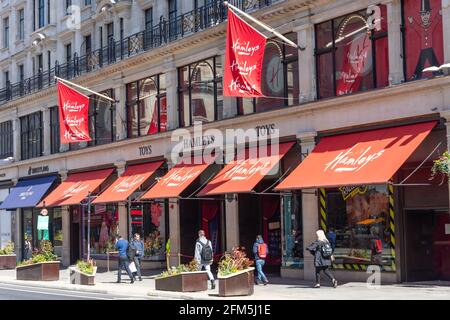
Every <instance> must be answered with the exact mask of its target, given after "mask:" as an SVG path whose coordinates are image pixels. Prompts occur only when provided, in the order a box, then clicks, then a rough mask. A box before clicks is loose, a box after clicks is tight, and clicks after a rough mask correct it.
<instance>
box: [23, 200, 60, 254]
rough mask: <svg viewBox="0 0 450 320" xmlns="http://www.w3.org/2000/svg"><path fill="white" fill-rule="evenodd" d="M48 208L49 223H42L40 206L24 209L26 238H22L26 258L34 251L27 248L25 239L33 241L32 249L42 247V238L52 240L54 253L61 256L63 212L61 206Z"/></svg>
mask: <svg viewBox="0 0 450 320" xmlns="http://www.w3.org/2000/svg"><path fill="white" fill-rule="evenodd" d="M47 210H48V223H46V224H42V223H40V219H41V218H42V217H43V216H41V214H40V211H41V209H39V208H26V209H22V214H23V215H22V217H23V218H22V219H23V220H22V228H23V229H22V230H23V233H24V236H23V237H24V238H23V239H22V241H23V243H22V249H23V255H22V257H23V259H24V260H26V259H28V258H30V257H31V252H32V251H27V250H26V249H25V245H24V244H25V241H26V240H27V239H28V240H29V241H30V243H31V247H32V248H31V249H32V250H36V249H40V243H41V241H42V240H47V241H50V242H51V243H52V245H53V248H54V253H55V254H56V255H57V256H58V257H61V255H62V246H63V234H62V212H61V208H47Z"/></svg>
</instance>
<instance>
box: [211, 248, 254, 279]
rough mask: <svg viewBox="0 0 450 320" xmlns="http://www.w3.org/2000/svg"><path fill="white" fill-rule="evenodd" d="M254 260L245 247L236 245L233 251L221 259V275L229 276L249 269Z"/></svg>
mask: <svg viewBox="0 0 450 320" xmlns="http://www.w3.org/2000/svg"><path fill="white" fill-rule="evenodd" d="M252 264H253V262H252V261H251V260H250V259H249V258H247V255H246V253H245V249H244V248H243V247H235V248H233V251H232V252H231V253H228V252H226V253H225V254H224V255H223V256H222V258H220V261H219V275H221V276H227V275H229V274H232V273H236V272H238V271H242V270H245V269H247V268H248V267H250V266H251V265H252Z"/></svg>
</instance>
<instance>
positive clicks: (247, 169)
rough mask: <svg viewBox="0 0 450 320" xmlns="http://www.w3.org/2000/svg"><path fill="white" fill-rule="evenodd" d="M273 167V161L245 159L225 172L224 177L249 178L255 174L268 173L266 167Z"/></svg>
mask: <svg viewBox="0 0 450 320" xmlns="http://www.w3.org/2000/svg"><path fill="white" fill-rule="evenodd" d="M270 167H271V161H263V160H259V159H258V160H256V161H255V160H250V159H247V160H243V161H238V164H237V165H235V166H234V167H233V168H232V169H231V170H230V171H228V172H227V173H225V175H224V179H230V180H248V179H250V178H252V177H253V176H254V175H255V174H261V175H265V174H266V171H267V170H266V169H268V168H270Z"/></svg>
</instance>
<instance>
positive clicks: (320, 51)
mask: <svg viewBox="0 0 450 320" xmlns="http://www.w3.org/2000/svg"><path fill="white" fill-rule="evenodd" d="M363 13H364V14H367V12H366V10H358V11H354V12H351V13H348V14H345V15H342V16H338V17H335V18H333V19H329V20H326V21H323V22H321V23H318V24H315V25H314V35H315V37H314V39H315V49H314V60H315V61H314V63H315V67H316V70H319V60H320V56H322V55H325V54H329V53H332V61H333V95H332V96H330V97H324V98H321V97H320V82H319V77H320V75H319V72H316V97H317V100H322V99H329V98H336V97H342V96H348V95H352V94H357V93H360V92H366V91H370V90H375V89H378V88H381V87H378V84H377V61H376V55H377V48H376V42H377V41H378V40H381V39H385V38H386V39H387V38H388V30H386V31H380V32H376V31H375V30H374V29H372V30H371V36H370V40H371V45H372V50H371V51H372V85H373V88H371V89H369V90H365V91H357V92H353V93H350V94H345V95H339V96H338V95H337V92H336V87H337V86H336V81H337V80H336V50H337V47H336V42H335V40H336V35H335V31H336V28H335V27H336V25H335V22H336V21H337V20H339V19H341V18H344V19H343V21H344V20H345V18H346V17H349V16H351V15H355V14H357V15H362V14H363ZM330 21H331V30H332V33H331V39H332V46H331V48H329V49H326V48H318V41H319V40H318V31H317V29H318V26H319V25H321V24H325V23H329V22H330ZM388 50H389V47H388ZM388 68H389V67H388ZM383 88H384V87H383Z"/></svg>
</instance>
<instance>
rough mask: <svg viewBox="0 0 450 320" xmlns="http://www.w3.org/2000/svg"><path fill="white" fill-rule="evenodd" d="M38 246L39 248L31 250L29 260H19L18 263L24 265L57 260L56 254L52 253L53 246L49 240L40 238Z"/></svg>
mask: <svg viewBox="0 0 450 320" xmlns="http://www.w3.org/2000/svg"><path fill="white" fill-rule="evenodd" d="M40 246H41V248H40V249H39V250H36V251H34V252H33V254H32V256H31V259H30V260H27V261H23V262H20V263H19V264H18V265H19V266H24V265H29V264H33V263H41V262H51V261H58V260H57V258H58V256H57V255H56V254H54V253H53V246H52V243H51V242H50V241H47V240H42V241H41V242H40Z"/></svg>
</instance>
